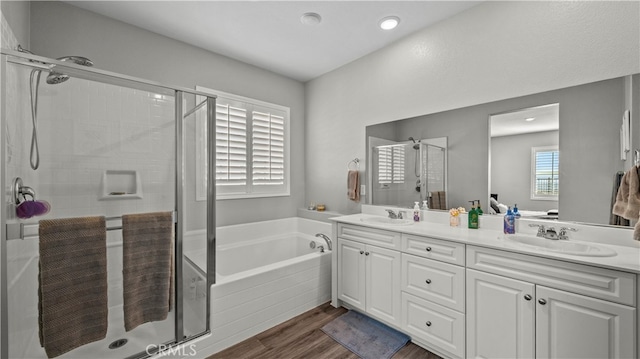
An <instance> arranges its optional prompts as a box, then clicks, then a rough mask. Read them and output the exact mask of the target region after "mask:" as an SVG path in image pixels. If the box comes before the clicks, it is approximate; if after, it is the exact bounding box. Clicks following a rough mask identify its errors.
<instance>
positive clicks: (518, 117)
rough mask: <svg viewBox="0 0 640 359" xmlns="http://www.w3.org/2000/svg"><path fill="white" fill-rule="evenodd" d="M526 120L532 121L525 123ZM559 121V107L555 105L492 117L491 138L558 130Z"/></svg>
mask: <svg viewBox="0 0 640 359" xmlns="http://www.w3.org/2000/svg"><path fill="white" fill-rule="evenodd" d="M527 118H534V120H533V121H526V119H527ZM559 119H560V105H559V104H557V103H554V104H549V105H543V106H537V107H531V108H525V109H522V110H516V111H512V112H509V113H503V114H498V115H493V116H491V137H499V136H510V135H519V134H524V133H532V132H543V131H554V130H558V129H560V120H559Z"/></svg>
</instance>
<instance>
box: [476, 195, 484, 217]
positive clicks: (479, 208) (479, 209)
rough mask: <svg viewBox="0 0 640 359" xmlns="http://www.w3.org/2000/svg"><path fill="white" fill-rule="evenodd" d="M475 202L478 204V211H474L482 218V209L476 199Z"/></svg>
mask: <svg viewBox="0 0 640 359" xmlns="http://www.w3.org/2000/svg"><path fill="white" fill-rule="evenodd" d="M476 202H478V209H476V211H477V212H478V216H482V215H483V214H484V211H483V210H482V207H481V206H480V200H479V199H476Z"/></svg>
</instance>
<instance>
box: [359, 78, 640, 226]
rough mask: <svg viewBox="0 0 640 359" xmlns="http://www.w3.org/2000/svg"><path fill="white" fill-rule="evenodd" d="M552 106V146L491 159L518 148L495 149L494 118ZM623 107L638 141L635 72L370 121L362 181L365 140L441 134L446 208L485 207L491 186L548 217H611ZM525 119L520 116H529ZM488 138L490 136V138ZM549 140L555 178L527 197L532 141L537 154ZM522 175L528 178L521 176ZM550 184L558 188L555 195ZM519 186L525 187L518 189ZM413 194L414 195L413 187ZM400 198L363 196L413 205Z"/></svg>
mask: <svg viewBox="0 0 640 359" xmlns="http://www.w3.org/2000/svg"><path fill="white" fill-rule="evenodd" d="M553 107H555V109H557V115H558V124H557V126H558V130H557V135H556V136H557V145H554V144H552V143H550V142H537V143H538V144H537V145H535V146H534V145H531V146H529V148H528V149H527V150H523V149H521V150H518V151H525V152H526V154H525V155H523V156H524V157H522V158H519V159H517V160H516V159H512V160H511V164H510V165H509V164H508V165H507V166H503V165H501V164H500V163H499V162H496V163H494V161H499V159H498V157H500V156H499V155H503V156H502V157H506V158H507V161H508V157H510V156H515V155H516V153H515V151H516V149H515V148H512V149H511V150H509V149H507V150H501V149H499V148H495V147H496V146H498V147H499V146H500V144H499V143H498V142H499V140H498V139H497V137H499V136H494V137H492V134H491V131H492V127H493V126H492V117H494V116H499V115H505V116H506V115H507V114H518V113H521V112H526V111H525V110H532V111H533V110H535V109H538V110H540V111H543V110H545V109H547V110H549V109H551V108H553ZM627 110H630V112H631V114H632V115H631V122H632V128H635V130H633V131H632V137H633V141H632V143H634V144H635V145H634V146H635V147H638V146H640V131H638V128H640V74H634V75H630V76H625V77H620V78H613V79H609V80H604V81H598V82H594V83H589V84H584V85H579V86H573V87H568V88H564V89H558V90H553V91H547V92H542V93H538V94H532V95H528V96H522V97H516V98H511V99H506V100H501V101H495V102H490V103H485V104H480V105H475V106H469V107H465V108H459V109H454V110H450V111H444V112H439V113H433V114H427V115H422V116H417V117H412V118H407V119H402V120H396V121H392V122H387V123H381V124H377V125H372V126H368V127H367V128H366V136H367V161H368V162H367V173H366V176H367V183H368V184H369V188H370V189H372V187H374V185H373V184H372V180H371V179H372V178H373V177H372V176H373V173H372V169H373V163H372V159H373V157H372V156H373V154H374V151H373V145H372V143H371V141H369V140H370V139H372V138H376V139H377V140H374V144H375V141H385V140H386V141H388V143H397V144H402V143H404V144H409V142H410V141H408V138H409V137H413V138H414V139H416V141H417V139H429V138H439V137H443V138H446V139H447V146H446V149H447V151H446V152H447V156H446V167H445V168H446V201H447V203H446V204H447V206H448V207H457V206H464V207H467V208H469V201H471V200H477V199H480V200H481V201H482V207H483V209H485V213H487V212H489V211H488V209H489V207H490V206H489V198H490V194H491V193H494V194H497V195H498V196H497V197H498V202H500V203H504V204H506V205H513V204H515V203H517V204H518V206H519V208H522V209H524V210H529V211H531V212H532V213H534V214H538V215H542V214H543V213H545V214H546V213H550V215H552V216H553V215H554V214H555V211H551V212H549V211H550V210H557V218H558V219H559V220H562V221H575V222H583V223H593V224H603V225H604V224H609V222H610V217H611V216H610V213H611V200H612V193H613V191H614V182H615V178H616V176H617V173H618V172H620V171H625V170H628V169H629V168H631V166H632V164H633V158H632V157H633V156H631V155H630V154H629V155H628V156H627V158H626V160H623V159H622V156H621V150H620V127H621V124H622V119H623V116H624V113H625V111H627ZM634 114H635V115H634ZM520 115H522V114H520ZM520 115H519V116H520ZM529 117H531V116H529ZM529 117H525V118H524V119H526V118H529ZM498 118H499V117H498ZM524 119H523V120H522V122H527V121H524ZM496 121H498V120H496ZM531 122H536V121H535V120H534V121H531ZM538 132H539V133H538V135H541V134H545V133H546V134H547V135H549V134H550V133H552V132H553V130H546V131H542V132H540V131H538ZM514 136H515V135H514ZM500 137H505V136H500ZM492 138H496V142H494V140H492ZM503 142H508V141H503ZM378 144H382V142H379V143H378ZM503 145H504V143H503ZM507 146H508V144H507ZM552 146H557V147H558V150H557V154H559V156H560V157H559V158H561V161H559V162H558V163H559V165H558V166H557V171H558V172H557V173H556V174H555V177H553V176H552V178H550V179H544V180H541V181H545V180H546V181H547V184H549V185H550V186H552V187H551V190H550V192H548V193H542V192H540V193H538V197H546V198H537V199H535V200H532V199H531V197H532V194H531V191H532V186H531V178H530V177H531V171H532V167H531V166H532V165H531V163H532V157H533V156H534V154H533V153H532V151H534V150H532V148H533V147H540V148H541V149H540V150H541V153H540V156H543V155H548V154H549V151H546V150H545V149H544V148H545V147H547V149H548V147H552ZM633 149H634V148H632V149H631V153H632V152H633ZM551 152H553V151H551ZM519 156H520V155H519ZM556 160H557V159H556ZM494 164H495V166H494ZM500 167H502V169H499V168H500ZM518 168H520V169H518ZM521 168H524V170H521ZM523 173H524V174H523ZM522 176H526V178H527V179H526V180H525V179H521V177H522ZM525 181H526V182H525ZM522 182H525V183H522ZM554 183H556V192H557V193H556V194H553V185H554ZM541 185H542V184H541ZM412 187H413V188H412ZM518 187H520V188H524V189H525V190H524V191H520V192H518V193H516V191H518V190H517V188H518ZM406 191H408V193H409V192H410V191H414V192H415V181H414V182H413V186H407V188H406ZM407 195H409V194H407ZM411 195H412V196H413V198H415V195H414V194H413V193H411ZM534 197H535V196H534ZM401 198H407V197H402V196H401V195H398V196H396V197H394V198H393V200H392V201H389V200H388V198H385V197H384V196H377V197H376V196H375V193H369V195H368V196H367V197H366V203H368V204H375V205H398V204H402V205H403V206H404V207H408V206H412V205H413V201H414V200H411V201H409V200H407V199H402V200H400V202H401V203H398V202H399V201H398V199H401ZM416 200H417V199H416Z"/></svg>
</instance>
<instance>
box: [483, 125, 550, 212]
mask: <svg viewBox="0 0 640 359" xmlns="http://www.w3.org/2000/svg"><path fill="white" fill-rule="evenodd" d="M558 136H559V134H558V131H545V132H535V133H526V134H520V135H512V136H500V137H492V138H491V189H490V193H497V194H498V202H500V203H504V204H505V205H507V206H512V207H513V205H514V204H518V208H519V209H520V210H530V211H545V212H546V211H548V210H550V209H554V208H555V209H557V208H558V201H549V200H532V199H531V148H532V147H541V146H557V145H558ZM561 161H562V159H561ZM560 163H562V162H560Z"/></svg>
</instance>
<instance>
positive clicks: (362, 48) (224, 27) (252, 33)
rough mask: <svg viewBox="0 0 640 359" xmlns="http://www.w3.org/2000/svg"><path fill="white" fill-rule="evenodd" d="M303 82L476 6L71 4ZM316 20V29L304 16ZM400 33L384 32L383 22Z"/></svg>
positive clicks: (419, 2) (423, 2)
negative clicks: (388, 19)
mask: <svg viewBox="0 0 640 359" xmlns="http://www.w3.org/2000/svg"><path fill="white" fill-rule="evenodd" d="M67 3H69V4H71V5H74V6H77V7H80V8H83V9H86V10H89V11H93V12H96V13H99V14H102V15H105V16H108V17H111V18H114V19H117V20H120V21H123V22H126V23H129V24H132V25H135V26H138V27H141V28H143V29H147V30H149V31H152V32H155V33H158V34H161V35H164V36H167V37H170V38H173V39H176V40H179V41H182V42H186V43H189V44H191V45H194V46H197V47H201V48H203V49H206V50H209V51H211V52H215V53H218V54H221V55H225V56H227V57H230V58H233V59H236V60H239V61H242V62H246V63H249V64H252V65H255V66H258V67H261V68H264V69H267V70H270V71H273V72H276V73H279V74H282V75H284V76H287V77H290V78H293V79H296V80H299V81H303V82H306V81H308V80H310V79H313V78H315V77H318V76H320V75H322V74H324V73H327V72H329V71H331V70H334V69H336V68H338V67H340V66H343V65H345V64H347V63H349V62H352V61H354V60H356V59H358V58H360V57H362V56H364V55H367V54H369V53H371V52H374V51H376V50H378V49H380V48H383V47H385V46H387V45H389V44H390V43H392V42H394V41H397V40H399V39H400V38H402V37H405V36H407V35H409V34H411V33H413V32H415V31H417V30H419V29H422V28H424V27H427V26H429V25H432V24H434V23H437V22H439V21H441V20H443V19H446V18H448V17H451V16H453V15H455V14H457V13H459V12H462V11H464V10H466V9H468V8H470V7H472V6H474V5H477V4H479V1H427V0H414V1H264V0H263V1H67ZM307 12H316V13H318V14H319V15H320V16H321V17H322V22H321V23H320V24H318V25H304V24H302V22H301V21H300V18H301V16H302V15H303V14H304V13H307ZM390 15H394V16H397V17H399V18H400V24H399V26H398V27H397V28H396V29H394V30H391V31H383V30H381V29H380V27H379V26H378V23H379V22H380V20H381V19H382V18H383V17H385V16H390Z"/></svg>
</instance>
